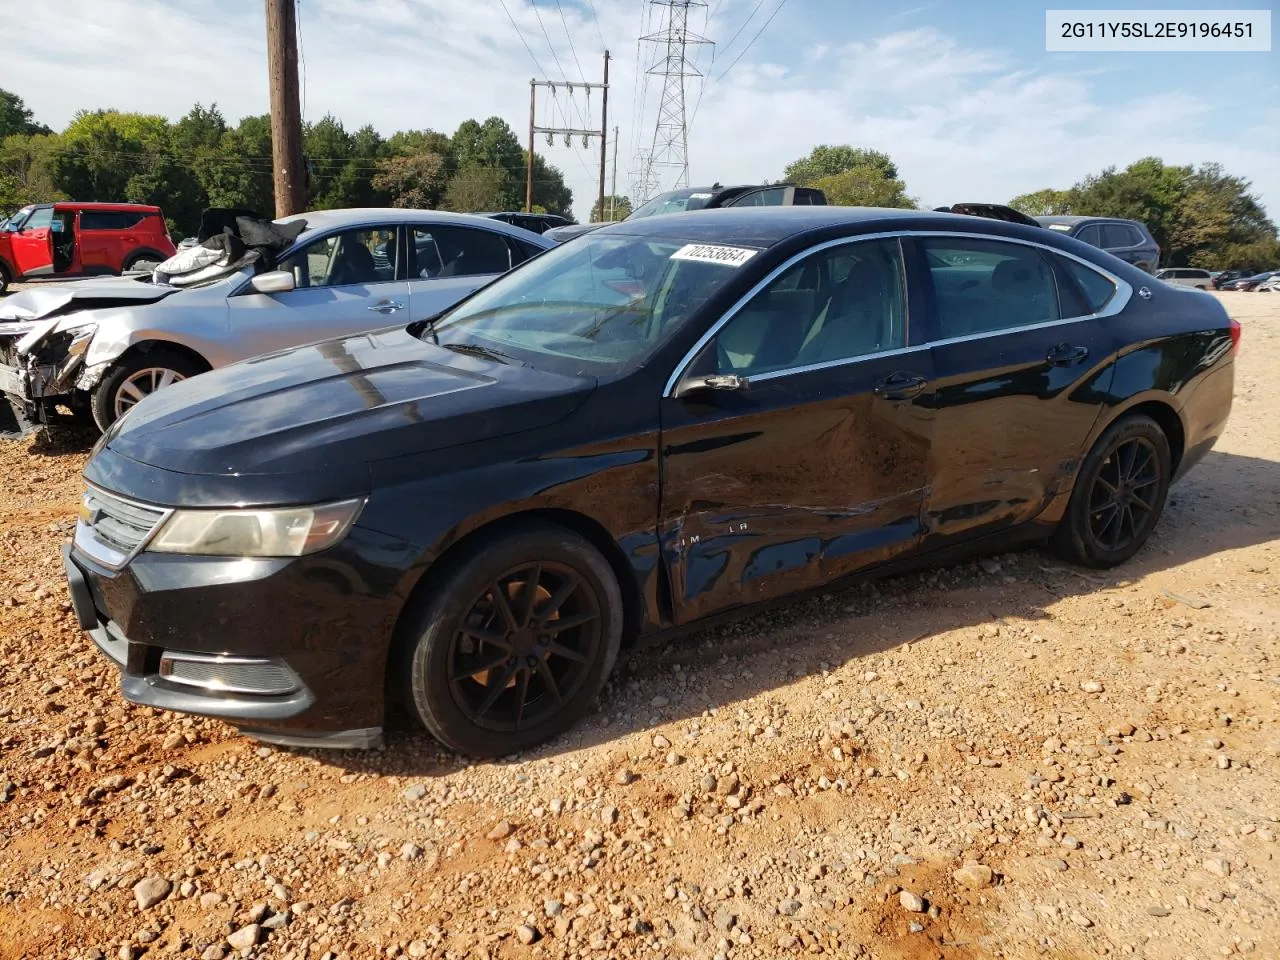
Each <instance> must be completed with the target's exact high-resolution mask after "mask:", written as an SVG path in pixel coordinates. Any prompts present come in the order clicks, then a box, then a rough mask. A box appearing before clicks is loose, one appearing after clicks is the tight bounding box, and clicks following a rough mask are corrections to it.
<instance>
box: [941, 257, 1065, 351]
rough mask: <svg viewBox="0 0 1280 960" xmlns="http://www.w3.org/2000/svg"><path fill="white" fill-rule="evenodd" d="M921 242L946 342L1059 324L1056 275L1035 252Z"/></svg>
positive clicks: (943, 337)
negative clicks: (1038, 325) (1028, 327)
mask: <svg viewBox="0 0 1280 960" xmlns="http://www.w3.org/2000/svg"><path fill="white" fill-rule="evenodd" d="M921 242H922V243H923V246H924V252H925V259H926V261H927V262H928V264H929V274H930V276H931V277H932V279H933V290H934V296H935V299H936V301H937V308H938V325H939V328H940V336H941V338H942V339H944V340H947V339H951V338H952V337H967V336H972V335H974V334H980V333H992V332H995V331H997V330H1008V329H1012V328H1014V327H1023V326H1028V325H1030V324H1034V323H1045V322H1048V321H1051V320H1057V319H1059V317H1060V312H1059V309H1058V291H1057V288H1056V285H1055V283H1054V278H1053V271H1052V270H1051V269H1050V267H1049V264H1048V262H1047V261H1046V260H1045V259H1044V258H1043V257H1042V256H1041V255H1040V252H1039V251H1038V250H1037V249H1036V248H1034V247H1028V246H1023V245H1021V244H1015V243H1005V242H1003V241H1000V240H986V239H982V238H978V237H925V238H923V239H922V241H921Z"/></svg>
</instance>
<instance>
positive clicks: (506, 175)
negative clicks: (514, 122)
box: [450, 117, 563, 210]
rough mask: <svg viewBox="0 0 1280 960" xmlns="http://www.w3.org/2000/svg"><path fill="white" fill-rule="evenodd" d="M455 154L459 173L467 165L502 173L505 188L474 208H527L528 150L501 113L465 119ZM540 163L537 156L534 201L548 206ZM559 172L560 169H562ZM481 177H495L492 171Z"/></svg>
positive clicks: (473, 169) (535, 161)
mask: <svg viewBox="0 0 1280 960" xmlns="http://www.w3.org/2000/svg"><path fill="white" fill-rule="evenodd" d="M453 155H454V160H455V162H456V163H457V167H456V169H457V170H458V171H459V176H460V175H461V171H463V170H467V169H470V170H472V171H473V172H474V171H476V170H488V171H492V170H497V171H499V172H500V173H501V174H502V184H503V186H502V190H501V191H500V192H499V193H498V195H497V196H496V197H495V198H494V201H493V203H492V204H490V205H488V206H479V207H473V209H476V210H520V209H523V208H524V173H525V163H526V161H525V152H524V150H523V149H522V148H521V147H520V141H519V140H518V139H516V135H515V133H514V132H513V131H512V129H511V128H510V127H509V126H507V123H506V121H505V120H503V119H502V118H500V117H490V118H489V119H488V120H486V121H484V123H477V122H476V121H475V120H464V121H463V122H462V123H461V124H460V125H459V126H458V130H457V132H456V133H454V135H453ZM538 163H539V160H538V158H537V157H536V156H535V157H534V202H535V203H542V204H543V205H544V206H548V205H547V204H546V203H545V202H544V201H543V200H542V199H540V193H539V187H540V184H539V177H538V171H539V167H538ZM543 169H546V168H545V167H544V168H543ZM556 172H557V174H558V173H559V171H556ZM482 178H487V181H491V180H492V176H491V175H490V174H483V175H482ZM561 186H563V178H561ZM552 192H554V190H553V191H552ZM450 209H457V208H456V207H451V208H450Z"/></svg>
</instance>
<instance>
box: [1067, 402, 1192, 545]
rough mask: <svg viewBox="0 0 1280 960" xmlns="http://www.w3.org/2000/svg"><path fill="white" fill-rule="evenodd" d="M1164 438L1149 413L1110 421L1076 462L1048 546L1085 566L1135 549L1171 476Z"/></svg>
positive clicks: (1155, 517)
mask: <svg viewBox="0 0 1280 960" xmlns="http://www.w3.org/2000/svg"><path fill="white" fill-rule="evenodd" d="M1171 473H1172V469H1171V457H1170V452H1169V440H1168V438H1167V437H1166V436H1165V433H1164V431H1163V430H1162V429H1161V428H1160V425H1159V424H1157V423H1156V422H1155V421H1154V420H1152V419H1151V418H1149V417H1146V416H1141V415H1134V416H1128V417H1124V418H1122V419H1120V420H1119V421H1117V422H1116V423H1114V424H1112V425H1111V426H1110V427H1109V428H1108V429H1107V431H1106V432H1105V433H1104V434H1103V435H1102V436H1101V437H1100V438H1099V440H1098V442H1097V443H1096V444H1095V445H1094V448H1093V450H1091V451H1090V453H1089V455H1088V456H1087V457H1086V458H1085V460H1084V463H1083V464H1081V466H1080V472H1079V474H1078V475H1077V477H1076V484H1075V490H1074V491H1073V492H1072V495H1071V502H1070V504H1069V506H1068V507H1067V512H1066V515H1065V516H1064V517H1063V519H1062V522H1061V523H1060V524H1059V526H1058V529H1057V532H1056V533H1055V535H1054V547H1055V548H1056V549H1057V550H1058V552H1059V553H1061V554H1063V555H1064V556H1065V557H1066V558H1067V559H1069V560H1073V561H1075V562H1077V563H1082V564H1084V565H1086V566H1090V567H1104V568H1105V567H1113V566H1115V565H1116V564H1119V563H1123V562H1124V561H1126V560H1128V559H1129V558H1130V557H1132V556H1133V555H1134V554H1135V553H1137V552H1138V551H1139V550H1140V549H1141V548H1142V546H1143V544H1145V543H1146V542H1147V539H1148V538H1149V537H1150V536H1151V532H1152V531H1153V530H1154V529H1155V526H1156V523H1157V522H1158V521H1159V519H1160V515H1161V514H1162V513H1163V511H1164V504H1165V498H1166V496H1167V495H1168V492H1169V481H1170V479H1171Z"/></svg>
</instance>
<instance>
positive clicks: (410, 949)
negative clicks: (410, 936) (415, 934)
mask: <svg viewBox="0 0 1280 960" xmlns="http://www.w3.org/2000/svg"><path fill="white" fill-rule="evenodd" d="M404 952H405V953H407V954H409V956H411V957H414V958H415V960H416V958H418V957H425V956H426V955H427V954H428V953H430V952H431V948H430V947H429V946H427V941H425V940H410V941H409V946H407V947H405V951H404Z"/></svg>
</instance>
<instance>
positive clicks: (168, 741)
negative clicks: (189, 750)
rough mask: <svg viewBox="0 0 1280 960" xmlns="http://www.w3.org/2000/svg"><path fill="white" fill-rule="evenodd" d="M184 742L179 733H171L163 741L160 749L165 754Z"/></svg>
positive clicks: (185, 740) (184, 739)
mask: <svg viewBox="0 0 1280 960" xmlns="http://www.w3.org/2000/svg"><path fill="white" fill-rule="evenodd" d="M186 742H187V738H186V737H184V736H183V735H182V734H181V733H177V732H175V733H171V734H169V735H168V736H167V737H165V738H164V741H163V742H162V743H161V744H160V749H161V750H164V751H165V752H166V753H167V752H168V751H170V750H176V749H178V747H180V746H182V745H183V744H184V743H186Z"/></svg>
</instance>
